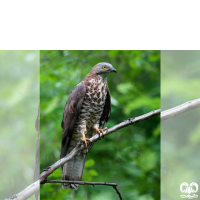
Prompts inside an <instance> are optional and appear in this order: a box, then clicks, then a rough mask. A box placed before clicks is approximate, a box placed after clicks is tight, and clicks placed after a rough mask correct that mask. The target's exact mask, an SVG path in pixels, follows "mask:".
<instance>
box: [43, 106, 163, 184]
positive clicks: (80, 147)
mask: <svg viewBox="0 0 200 200" xmlns="http://www.w3.org/2000/svg"><path fill="white" fill-rule="evenodd" d="M158 114H160V109H158V110H154V111H151V112H149V113H147V114H144V115H141V116H139V117H135V118H130V119H128V120H126V121H124V122H122V123H120V124H117V125H115V126H113V127H111V128H109V129H107V130H106V131H105V135H104V136H106V135H108V134H110V133H112V132H115V131H117V130H119V129H121V128H124V127H126V126H129V125H131V124H135V123H137V122H140V121H143V120H145V119H148V118H150V117H153V116H155V115H158ZM102 137H103V135H102V133H98V134H95V135H94V136H93V137H91V138H90V140H92V142H93V143H95V142H96V141H97V140H98V139H99V138H102ZM84 148H85V144H84V143H83V142H81V141H80V142H79V143H78V144H77V145H76V147H75V148H74V149H73V150H72V151H71V152H70V153H69V154H67V155H66V156H65V157H64V158H62V159H60V160H59V161H57V162H56V163H54V164H53V165H51V166H50V167H49V168H48V169H47V170H45V171H44V172H42V173H41V174H40V183H44V181H45V179H46V178H47V177H48V176H49V175H50V174H52V172H54V171H55V170H56V169H58V168H59V167H60V166H62V165H63V164H65V163H66V162H67V161H69V160H71V159H72V158H73V157H74V156H75V155H76V154H77V153H78V152H80V151H81V150H83V149H84Z"/></svg>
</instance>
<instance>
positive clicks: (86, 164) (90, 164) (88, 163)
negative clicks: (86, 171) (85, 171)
mask: <svg viewBox="0 0 200 200" xmlns="http://www.w3.org/2000/svg"><path fill="white" fill-rule="evenodd" d="M94 164H95V161H94V160H93V159H89V160H87V161H86V162H85V167H86V168H88V167H92V166H93V165H94Z"/></svg>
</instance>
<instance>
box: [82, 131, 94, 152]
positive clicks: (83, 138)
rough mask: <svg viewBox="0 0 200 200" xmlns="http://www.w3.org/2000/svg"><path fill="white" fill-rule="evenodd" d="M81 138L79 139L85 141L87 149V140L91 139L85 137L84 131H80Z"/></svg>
mask: <svg viewBox="0 0 200 200" xmlns="http://www.w3.org/2000/svg"><path fill="white" fill-rule="evenodd" d="M82 136H83V137H82V138H81V140H82V141H83V142H85V147H86V149H87V141H90V142H92V140H90V139H89V138H86V137H85V133H82Z"/></svg>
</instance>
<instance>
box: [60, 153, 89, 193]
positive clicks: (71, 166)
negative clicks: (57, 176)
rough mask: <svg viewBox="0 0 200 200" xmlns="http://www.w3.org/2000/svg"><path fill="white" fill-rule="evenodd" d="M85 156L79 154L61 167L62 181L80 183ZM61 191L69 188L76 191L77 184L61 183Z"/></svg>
mask: <svg viewBox="0 0 200 200" xmlns="http://www.w3.org/2000/svg"><path fill="white" fill-rule="evenodd" d="M85 156H86V155H85V154H84V153H83V152H80V154H79V155H78V156H75V157H73V158H72V159H71V160H69V161H68V162H67V163H65V164H64V166H63V176H62V179H63V180H69V181H81V179H82V175H83V169H84V165H85ZM62 187H63V189H66V188H69V189H74V190H77V189H78V187H79V184H72V183H63V184H62Z"/></svg>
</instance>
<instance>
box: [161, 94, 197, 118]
mask: <svg viewBox="0 0 200 200" xmlns="http://www.w3.org/2000/svg"><path fill="white" fill-rule="evenodd" d="M198 107H200V98H199V99H195V100H192V101H188V102H186V103H184V104H181V105H179V106H176V107H174V108H171V109H169V110H165V111H163V112H161V120H165V119H169V118H171V117H175V116H177V115H180V114H182V113H184V112H187V111H189V110H192V109H195V108H198Z"/></svg>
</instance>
